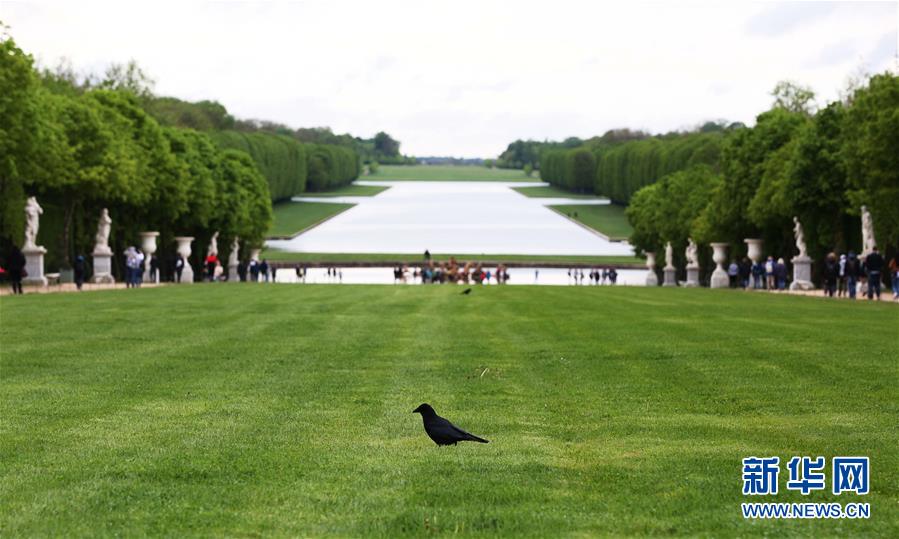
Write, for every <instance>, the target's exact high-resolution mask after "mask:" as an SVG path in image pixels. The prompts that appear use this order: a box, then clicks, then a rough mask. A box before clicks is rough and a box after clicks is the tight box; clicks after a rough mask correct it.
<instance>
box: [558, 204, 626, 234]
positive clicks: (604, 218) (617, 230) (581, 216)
mask: <svg viewBox="0 0 899 539" xmlns="http://www.w3.org/2000/svg"><path fill="white" fill-rule="evenodd" d="M549 207H550V208H552V209H554V210H556V211H558V212H560V213H562V214H565V215H568V216H569V217H571V218H572V219H574V220H575V221H578V222H579V223H582V224H584V225H587V226H588V227H590V228H592V229H593V230H596V231H598V232H601V233H603V234H605V235H606V236H608V237H609V239H613V240H627V239H628V238H629V237H630V235H631V234H632V233H633V232H634V229H633V228H631V224H630V223H629V222H628V220H627V216H626V215H624V207H623V206H618V205H617V204H605V205H593V206H590V205H579V204H572V205H559V206H549ZM575 213H577V215H574V214H575Z"/></svg>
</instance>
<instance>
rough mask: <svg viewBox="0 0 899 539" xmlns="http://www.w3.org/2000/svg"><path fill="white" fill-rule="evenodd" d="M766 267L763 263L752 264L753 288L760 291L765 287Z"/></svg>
mask: <svg viewBox="0 0 899 539" xmlns="http://www.w3.org/2000/svg"><path fill="white" fill-rule="evenodd" d="M764 281H765V266H763V265H762V263H761V262H755V263H753V264H752V288H753V289H755V290H759V289H761V288H764V287H765V282H764Z"/></svg>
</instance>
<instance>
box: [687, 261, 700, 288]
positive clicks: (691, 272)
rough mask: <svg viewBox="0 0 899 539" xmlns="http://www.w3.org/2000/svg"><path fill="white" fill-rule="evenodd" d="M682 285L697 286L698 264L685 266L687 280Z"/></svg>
mask: <svg viewBox="0 0 899 539" xmlns="http://www.w3.org/2000/svg"><path fill="white" fill-rule="evenodd" d="M684 286H690V287H693V286H699V266H693V265H690V266H687V282H686V283H684Z"/></svg>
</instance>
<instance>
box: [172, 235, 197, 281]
mask: <svg viewBox="0 0 899 539" xmlns="http://www.w3.org/2000/svg"><path fill="white" fill-rule="evenodd" d="M175 241H177V242H178V254H179V255H181V258H182V259H183V260H184V269H182V270H181V283H182V284H183V283H187V284H191V283H193V282H194V269H193V268H192V267H191V266H190V243H191V242H192V241H194V238H193V236H178V237H176V238H175Z"/></svg>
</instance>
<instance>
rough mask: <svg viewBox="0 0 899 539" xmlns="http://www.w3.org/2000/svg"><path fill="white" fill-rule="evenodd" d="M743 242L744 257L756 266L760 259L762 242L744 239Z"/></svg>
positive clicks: (755, 239) (754, 239)
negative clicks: (744, 247) (744, 248)
mask: <svg viewBox="0 0 899 539" xmlns="http://www.w3.org/2000/svg"><path fill="white" fill-rule="evenodd" d="M743 241H744V242H745V243H746V250H747V253H746V256H748V257H749V260H752V263H753V264H758V263H759V260H761V259H762V244H763V242H762V240H760V239H757V238H746V239H745V240H743Z"/></svg>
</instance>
